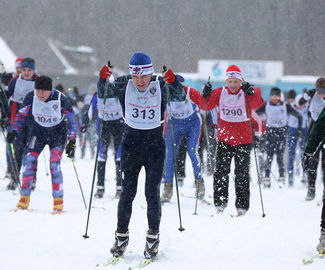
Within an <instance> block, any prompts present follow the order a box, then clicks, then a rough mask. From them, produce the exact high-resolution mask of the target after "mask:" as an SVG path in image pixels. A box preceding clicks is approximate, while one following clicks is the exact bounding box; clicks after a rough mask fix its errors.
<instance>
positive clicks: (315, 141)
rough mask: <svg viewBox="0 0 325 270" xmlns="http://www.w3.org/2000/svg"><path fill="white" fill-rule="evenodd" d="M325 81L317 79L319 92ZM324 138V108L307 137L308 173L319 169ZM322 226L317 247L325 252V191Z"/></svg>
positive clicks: (306, 167) (305, 163)
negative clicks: (320, 150)
mask: <svg viewBox="0 0 325 270" xmlns="http://www.w3.org/2000/svg"><path fill="white" fill-rule="evenodd" d="M321 82H322V83H321ZM324 82H325V78H321V80H320V79H318V80H317V82H316V91H317V92H324V93H325V84H323V83H324ZM324 138H325V109H324V108H323V110H322V112H321V114H320V115H319V117H318V118H317V120H316V121H315V122H314V124H313V127H312V129H311V132H310V135H309V137H308V139H307V145H306V148H305V152H304V162H303V164H304V165H303V167H304V169H305V170H306V171H307V172H308V173H309V172H313V171H315V168H316V170H317V166H315V163H318V157H317V156H316V154H317V152H316V151H317V150H316V149H319V148H323V144H324ZM315 152H316V153H315ZM318 153H319V151H318ZM316 160H317V161H316ZM313 173H314V172H313ZM320 226H321V231H320V237H319V244H318V245H317V247H316V249H317V251H318V252H319V253H321V254H325V191H324V193H323V207H322V217H321V225H320Z"/></svg>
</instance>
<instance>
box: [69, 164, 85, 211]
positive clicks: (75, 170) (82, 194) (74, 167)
mask: <svg viewBox="0 0 325 270" xmlns="http://www.w3.org/2000/svg"><path fill="white" fill-rule="evenodd" d="M71 162H72V166H73V169H74V172H75V174H76V177H77V180H78V184H79V188H80V192H81V196H82V199H83V202H84V205H85V209H86V210H87V204H86V200H85V196H84V193H83V190H82V187H81V183H80V180H79V175H78V172H77V169H76V166H75V165H74V158H71Z"/></svg>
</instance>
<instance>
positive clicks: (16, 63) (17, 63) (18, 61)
mask: <svg viewBox="0 0 325 270" xmlns="http://www.w3.org/2000/svg"><path fill="white" fill-rule="evenodd" d="M23 59H24V58H23V57H19V58H17V59H16V60H15V67H20V64H21V61H23Z"/></svg>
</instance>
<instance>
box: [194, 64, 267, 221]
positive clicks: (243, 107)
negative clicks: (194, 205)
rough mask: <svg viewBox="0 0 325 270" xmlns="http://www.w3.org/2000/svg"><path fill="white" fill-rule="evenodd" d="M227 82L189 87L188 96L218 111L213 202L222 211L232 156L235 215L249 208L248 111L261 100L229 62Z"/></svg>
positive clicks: (205, 107) (249, 114)
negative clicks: (233, 163) (196, 89)
mask: <svg viewBox="0 0 325 270" xmlns="http://www.w3.org/2000/svg"><path fill="white" fill-rule="evenodd" d="M226 83H227V86H225V87H220V88H217V89H214V90H213V91H212V89H211V84H210V83H207V84H206V85H205V87H204V89H203V95H200V93H199V92H198V91H195V90H193V89H191V90H190V98H191V99H192V100H193V101H194V102H196V103H198V104H199V105H200V108H202V109H205V110H206V109H208V110H212V109H213V108H214V107H216V106H217V108H218V112H219V122H218V124H219V125H218V143H217V153H216V155H217V156H216V171H215V173H214V183H213V188H214V205H215V207H216V211H217V213H222V212H223V211H224V209H225V208H226V206H227V204H228V195H229V194H228V185H229V174H230V167H231V160H232V158H233V157H234V159H235V190H236V203H235V205H236V208H237V213H238V216H242V215H244V214H246V212H247V210H248V209H249V197H250V190H249V168H250V151H251V147H252V143H253V135H252V130H253V129H252V126H251V121H250V120H251V112H252V108H256V107H258V105H259V104H261V102H263V100H262V97H261V96H260V95H256V94H255V93H254V89H253V88H252V87H251V85H250V84H248V83H247V82H243V78H242V73H241V70H240V69H239V68H238V67H237V66H235V65H232V66H230V67H229V68H228V69H227V71H226Z"/></svg>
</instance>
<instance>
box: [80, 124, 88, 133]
mask: <svg viewBox="0 0 325 270" xmlns="http://www.w3.org/2000/svg"><path fill="white" fill-rule="evenodd" d="M87 129H88V125H87V124H82V125H81V126H80V128H79V130H80V132H81V133H85V132H86V131H87Z"/></svg>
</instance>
